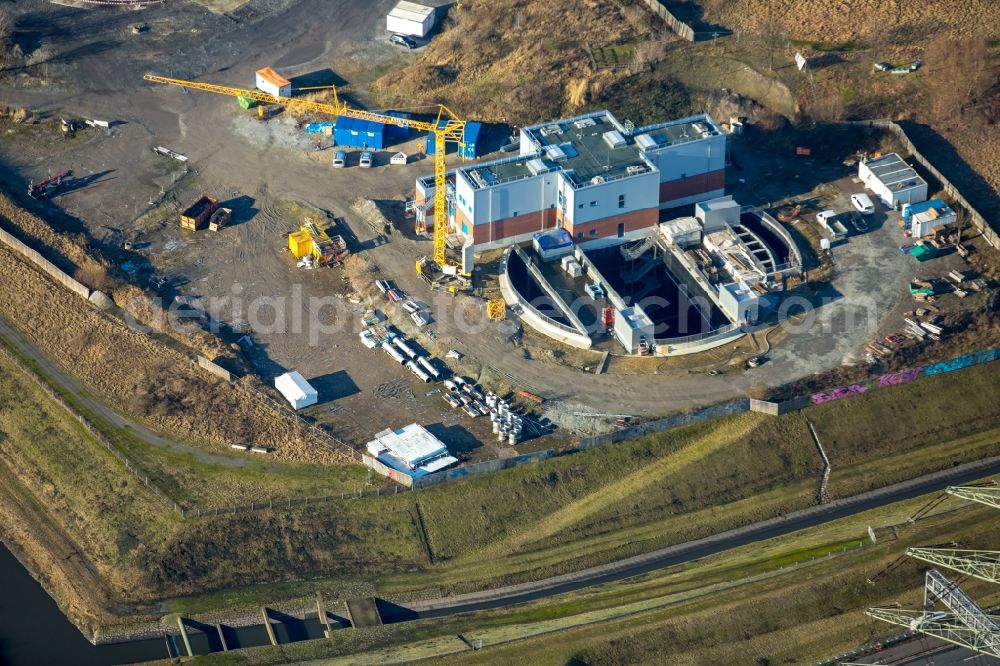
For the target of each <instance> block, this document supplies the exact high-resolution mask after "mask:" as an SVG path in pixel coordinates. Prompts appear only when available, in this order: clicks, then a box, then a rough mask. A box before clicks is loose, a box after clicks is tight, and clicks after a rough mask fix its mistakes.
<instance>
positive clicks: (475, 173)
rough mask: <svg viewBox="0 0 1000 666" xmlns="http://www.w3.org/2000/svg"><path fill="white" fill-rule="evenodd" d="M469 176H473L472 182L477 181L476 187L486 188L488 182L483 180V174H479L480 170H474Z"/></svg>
mask: <svg viewBox="0 0 1000 666" xmlns="http://www.w3.org/2000/svg"><path fill="white" fill-rule="evenodd" d="M469 175H470V176H472V180H474V181H475V183H476V185H478V186H479V187H481V188H482V187H486V181H485V180H484V179H483V176H482V174H480V173H479V169H473V170H472V171H470V172H469Z"/></svg>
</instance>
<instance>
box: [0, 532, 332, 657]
mask: <svg viewBox="0 0 1000 666" xmlns="http://www.w3.org/2000/svg"><path fill="white" fill-rule="evenodd" d="M272 618H273V619H275V620H278V621H279V622H278V623H275V624H274V631H275V636H276V638H277V640H278V642H279V643H289V642H293V641H301V640H309V639H315V638H322V637H323V627H322V625H321V624H320V622H319V620H317V619H315V618H313V619H311V620H305V621H303V620H299V619H298V618H294V617H288V616H283V615H274V614H272ZM331 619H332V620H333V626H334V627H336V626H337V622H336V620H335V619H333V618H331ZM187 628H188V636H189V638H190V641H191V649H192V651H193V652H194V653H195V654H207V653H209V652H218V651H221V650H222V642H221V641H220V639H219V634H218V630H217V629H216V628H215V626H214V625H198V624H197V623H189V624H188V625H187ZM199 629H200V630H201V631H199ZM223 636H224V637H225V639H226V644H227V646H228V647H229V649H235V648H246V647H256V646H260V645H268V644H269V639H268V635H267V631H266V629H265V628H264V625H263V624H260V625H256V626H251V627H242V628H240V629H234V628H232V627H225V626H224V627H223ZM168 642H169V643H170V646H171V647H170V648H169V650H170V652H169V653H168ZM183 653H184V646H183V643H182V642H181V640H180V638H179V637H176V638H174V637H171V638H169V639H164V638H162V637H161V638H154V639H148V640H141V641H133V642H131V643H120V644H115V645H101V646H94V645H91V644H90V642H89V641H87V639H85V638H84V637H83V635H82V634H81V633H80V631H79V630H78V629H77V628H76V627H75V626H74V625H73V624H72V623H71V622H70V621H69V620H67V619H66V616H65V615H63V614H62V611H60V610H59V607H58V606H57V605H56V602H55V601H54V600H53V599H52V597H50V596H49V595H48V594H47V593H46V592H45V590H44V589H43V588H42V586H41V585H39V584H38V583H37V582H36V581H35V579H34V578H32V577H31V576H30V575H29V574H28V572H27V571H26V570H25V569H24V567H22V566H21V563H20V562H18V561H17V558H15V557H14V556H13V555H12V554H11V552H10V551H9V550H7V548H6V547H5V546H4V545H3V544H2V543H0V666H22V665H24V666H29V665H30V666H36V665H37V664H74V666H77V665H79V666H105V665H111V664H130V663H136V662H141V661H151V660H154V659H164V658H166V657H168V656H176V655H178V654H183Z"/></svg>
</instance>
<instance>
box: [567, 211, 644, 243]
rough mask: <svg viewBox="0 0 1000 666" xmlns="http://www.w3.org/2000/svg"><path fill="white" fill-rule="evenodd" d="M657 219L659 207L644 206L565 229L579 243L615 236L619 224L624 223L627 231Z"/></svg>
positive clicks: (639, 227)
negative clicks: (581, 236)
mask: <svg viewBox="0 0 1000 666" xmlns="http://www.w3.org/2000/svg"><path fill="white" fill-rule="evenodd" d="M659 221H660V210H659V208H644V209H643V210H637V211H634V212H632V213H625V214H623V215H612V216H611V217H603V218H601V219H599V220H594V221H593V222H583V223H580V224H575V225H572V226H567V227H566V231H568V232H570V234H571V235H572V236H573V238H574V239H575V240H576V241H577V242H578V243H579V242H585V241H588V240H596V239H598V238H606V237H608V236H617V235H618V225H619V224H624V225H625V227H624V230H623V231H624V233H629V232H630V231H636V230H638V229H645V228H647V227H652V226H654V225H656V224H657V223H658V222H659ZM591 230H594V234H593V235H591V234H590V232H591ZM581 232H582V233H583V238H580V233H581Z"/></svg>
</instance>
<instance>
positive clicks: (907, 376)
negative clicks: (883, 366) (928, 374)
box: [876, 368, 924, 387]
mask: <svg viewBox="0 0 1000 666" xmlns="http://www.w3.org/2000/svg"><path fill="white" fill-rule="evenodd" d="M923 371H924V369H923V368H913V369H912V370H904V371H903V372H893V373H892V374H888V375H882V376H881V377H879V378H878V380H876V381H877V383H878V385H879V387H883V386H899V385H900V384H908V383H909V382H912V381H913V380H914V379H916V378H917V377H919V376H920V373H922V372H923Z"/></svg>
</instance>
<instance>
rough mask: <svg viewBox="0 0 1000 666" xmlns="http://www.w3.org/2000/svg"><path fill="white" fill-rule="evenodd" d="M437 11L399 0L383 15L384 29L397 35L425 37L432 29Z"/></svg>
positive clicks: (406, 0) (405, 0)
mask: <svg viewBox="0 0 1000 666" xmlns="http://www.w3.org/2000/svg"><path fill="white" fill-rule="evenodd" d="M436 16H437V11H436V10H435V9H434V7H428V6H426V5H421V4H419V3H416V2H409V1H408V0H400V2H398V3H396V6H395V7H393V8H392V11H390V12H389V13H388V14H387V15H386V17H385V29H386V30H388V31H389V32H392V33H395V34H397V35H408V36H411V37H426V36H427V35H428V34H429V33H430V31H431V30H433V29H434V23H435V22H436V20H437V19H436Z"/></svg>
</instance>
